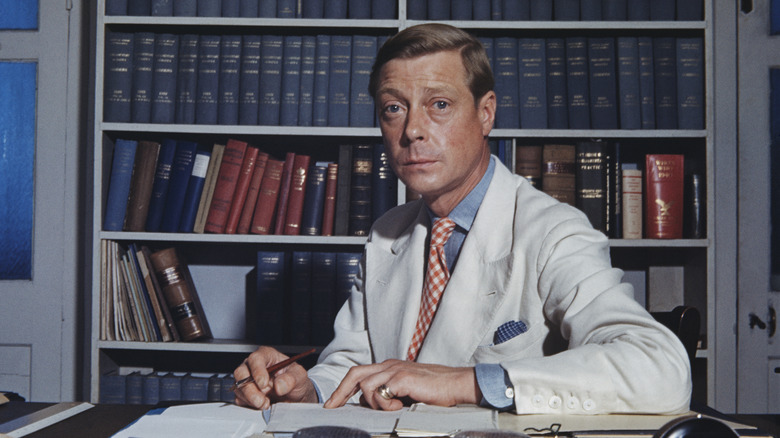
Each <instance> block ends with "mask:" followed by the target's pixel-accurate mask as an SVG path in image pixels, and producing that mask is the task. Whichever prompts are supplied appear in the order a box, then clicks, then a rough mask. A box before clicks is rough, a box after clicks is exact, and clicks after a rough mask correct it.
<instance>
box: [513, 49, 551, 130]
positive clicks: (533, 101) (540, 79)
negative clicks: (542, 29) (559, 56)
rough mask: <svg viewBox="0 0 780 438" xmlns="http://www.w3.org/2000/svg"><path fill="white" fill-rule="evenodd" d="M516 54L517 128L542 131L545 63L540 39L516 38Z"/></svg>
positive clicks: (545, 91) (545, 121) (543, 123)
mask: <svg viewBox="0 0 780 438" xmlns="http://www.w3.org/2000/svg"><path fill="white" fill-rule="evenodd" d="M517 50H518V54H517V58H518V60H517V68H518V74H517V77H518V78H519V79H520V89H519V94H520V99H519V101H518V105H519V106H520V127H521V128H522V129H546V128H547V74H546V69H547V61H546V59H545V53H546V48H545V43H544V38H520V39H519V40H518V42H517Z"/></svg>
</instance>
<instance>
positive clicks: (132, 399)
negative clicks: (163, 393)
mask: <svg viewBox="0 0 780 438" xmlns="http://www.w3.org/2000/svg"><path fill="white" fill-rule="evenodd" d="M125 385H126V386H125V388H126V389H125V391H126V392H125V403H126V404H128V405H140V404H142V403H143V402H144V376H143V375H141V373H140V372H138V371H135V372H132V373H130V374H128V375H127V378H126V383H125Z"/></svg>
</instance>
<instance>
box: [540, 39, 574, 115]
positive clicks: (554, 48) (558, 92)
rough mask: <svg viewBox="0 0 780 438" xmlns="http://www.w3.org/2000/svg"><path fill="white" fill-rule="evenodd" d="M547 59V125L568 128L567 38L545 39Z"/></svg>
mask: <svg viewBox="0 0 780 438" xmlns="http://www.w3.org/2000/svg"><path fill="white" fill-rule="evenodd" d="M545 45H546V53H545V57H546V60H547V71H546V74H547V127H548V128H550V129H566V128H568V127H569V112H568V108H567V105H566V101H567V94H566V40H564V39H563V38H553V37H549V38H546V39H545Z"/></svg>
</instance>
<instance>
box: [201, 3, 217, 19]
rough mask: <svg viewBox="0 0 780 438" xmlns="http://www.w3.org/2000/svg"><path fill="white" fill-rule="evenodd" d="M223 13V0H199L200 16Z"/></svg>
mask: <svg viewBox="0 0 780 438" xmlns="http://www.w3.org/2000/svg"><path fill="white" fill-rule="evenodd" d="M221 15H222V0H198V17H219V16H221Z"/></svg>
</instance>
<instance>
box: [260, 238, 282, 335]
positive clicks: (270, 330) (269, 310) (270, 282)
mask: <svg viewBox="0 0 780 438" xmlns="http://www.w3.org/2000/svg"><path fill="white" fill-rule="evenodd" d="M285 262H286V260H285V253H284V252H283V251H258V253H257V289H256V293H257V298H256V302H255V309H256V313H255V318H256V320H255V321H254V323H255V335H254V338H255V342H257V343H258V344H260V345H281V344H282V343H283V342H284V334H285V333H284V332H285V330H284V321H285V312H284V309H285V305H284V297H285V293H284V292H285V264H286V263H285Z"/></svg>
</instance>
